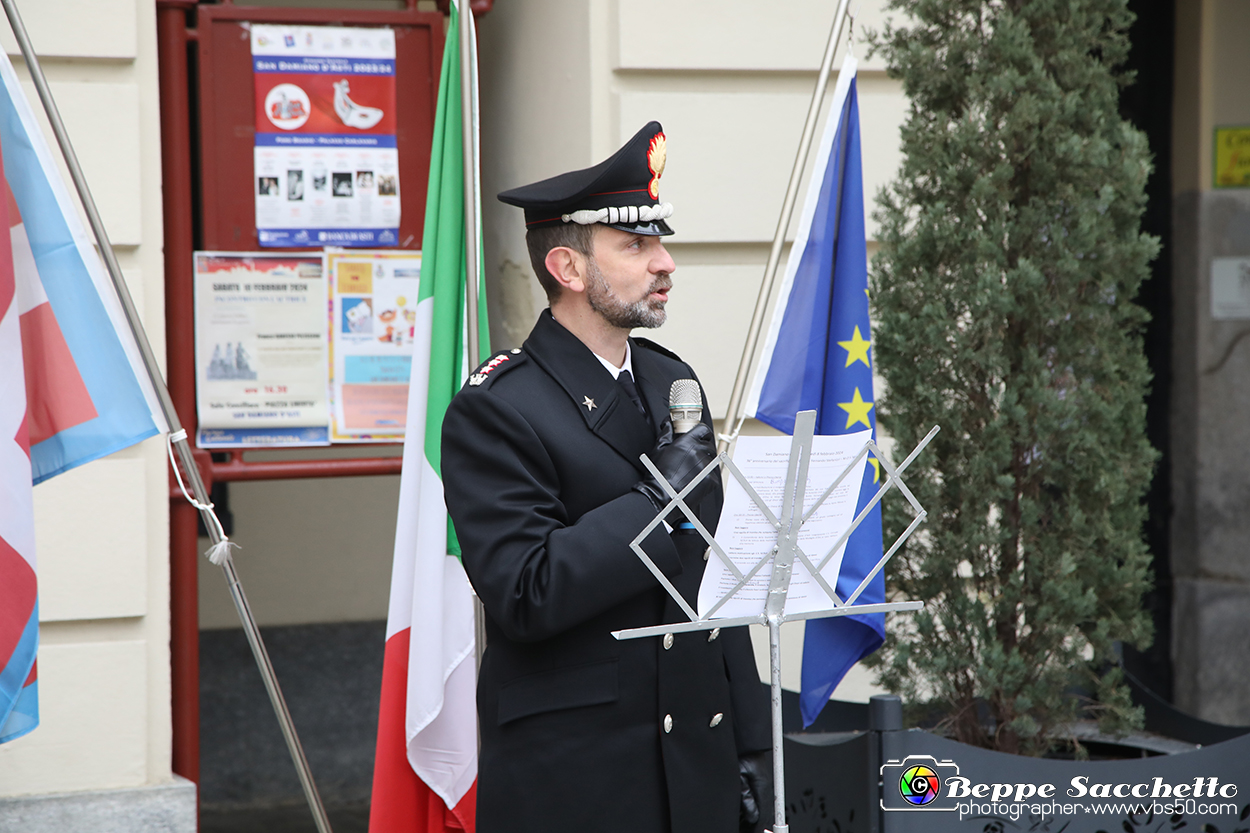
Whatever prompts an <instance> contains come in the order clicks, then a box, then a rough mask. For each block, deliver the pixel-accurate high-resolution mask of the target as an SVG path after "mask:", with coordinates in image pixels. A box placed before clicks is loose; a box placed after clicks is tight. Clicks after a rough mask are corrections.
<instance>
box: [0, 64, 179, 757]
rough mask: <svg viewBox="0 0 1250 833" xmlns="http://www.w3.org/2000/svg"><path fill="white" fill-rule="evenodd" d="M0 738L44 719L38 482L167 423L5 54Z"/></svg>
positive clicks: (0, 243)
mask: <svg viewBox="0 0 1250 833" xmlns="http://www.w3.org/2000/svg"><path fill="white" fill-rule="evenodd" d="M0 80H2V81H3V85H2V86H0V156H2V157H3V162H2V164H0V188H3V196H4V199H0V228H8V229H9V234H8V235H3V234H0V743H3V742H4V741H7V740H12V739H14V738H17V737H20V736H22V735H24V734H26V733H27V732H29V731H30V730H32V729H34V728H35V727H36V726H37V725H38V724H39V709H38V699H37V691H38V682H37V674H36V665H35V655H36V651H37V648H38V643H39V607H38V599H37V596H36V573H35V529H34V500H33V484H36V483H39V482H41V481H43V480H46V479H47V478H49V477H52V476H53V475H56V474H60V473H61V472H64V471H67V470H69V469H71V468H74V467H75V466H79V465H82V464H83V463H87V462H90V461H91V460H95V459H97V458H99V457H103V456H105V455H107V454H111V453H112V452H114V451H118V450H120V449H123V448H126V447H128V446H130V445H133V444H134V443H137V442H139V441H140V440H142V439H145V438H146V437H150V436H152V435H153V434H156V433H159V432H161V431H165V430H167V428H166V425H165V422H164V419H163V418H161V416H160V411H159V407H158V405H157V400H156V396H155V393H154V391H153V389H152V386H151V383H150V381H149V380H148V377H147V374H146V372H145V371H144V369H143V364H142V360H141V359H140V354H139V350H138V347H137V345H136V344H135V341H134V337H133V335H132V334H131V333H130V330H129V328H128V326H127V325H126V323H125V317H124V314H123V313H122V310H121V305H120V302H119V301H118V300H117V297H116V295H115V294H114V292H113V288H112V285H111V284H110V283H109V281H108V277H107V275H106V274H105V272H104V267H103V264H102V263H101V262H100V258H99V256H98V255H97V254H96V252H95V250H94V248H93V247H92V245H91V242H90V240H89V239H88V237H87V234H86V230H85V229H84V228H83V226H82V223H81V222H80V221H79V219H78V215H77V213H76V212H75V210H74V208H73V205H72V203H71V202H70V198H69V193H68V192H67V190H66V189H65V186H64V184H63V183H62V181H61V178H60V175H59V173H58V172H57V169H56V166H55V164H54V162H53V161H52V155H51V153H50V152H49V150H48V147H47V145H46V143H45V142H44V140H43V136H42V134H41V133H40V132H39V129H38V127H37V125H36V122H35V118H34V113H33V112H32V111H31V108H30V105H29V104H28V103H27V101H26V98H25V96H24V95H23V93H22V89H21V86H20V84H19V82H18V79H17V75H16V74H15V73H14V71H13V67H12V65H11V64H10V63H9V60H8V58H7V56H5V55H4V54H3V53H2V52H0Z"/></svg>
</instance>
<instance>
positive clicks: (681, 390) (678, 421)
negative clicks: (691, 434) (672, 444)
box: [668, 379, 703, 434]
mask: <svg viewBox="0 0 1250 833" xmlns="http://www.w3.org/2000/svg"><path fill="white" fill-rule="evenodd" d="M668 413H669V416H670V417H671V418H672V421H673V434H685V433H686V432H687V431H689V430H691V429H692V428H694V427H695V426H696V425H698V424H699V422H700V421H701V420H702V419H703V394H702V391H700V390H699V383H698V382H696V381H695V380H694V379H678V380H677V381H676V382H673V385H672V387H670V388H669V389H668Z"/></svg>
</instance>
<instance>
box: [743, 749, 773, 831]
mask: <svg viewBox="0 0 1250 833" xmlns="http://www.w3.org/2000/svg"><path fill="white" fill-rule="evenodd" d="M738 782H739V786H740V787H741V790H742V804H741V806H740V808H739V811H738V830H739V833H752V831H754V830H755V826H756V825H757V824H759V821H760V815H761V813H763V812H765V811H766V809H767V807H766V805H768V804H771V803H772V798H773V756H772V753H771V752H752V753H750V754H748V755H743V756H742V757H741V758H739V759H738Z"/></svg>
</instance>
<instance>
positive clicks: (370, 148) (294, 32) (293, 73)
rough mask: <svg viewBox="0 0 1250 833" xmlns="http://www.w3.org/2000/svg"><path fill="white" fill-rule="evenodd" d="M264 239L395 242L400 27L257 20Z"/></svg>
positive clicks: (270, 242)
mask: <svg viewBox="0 0 1250 833" xmlns="http://www.w3.org/2000/svg"><path fill="white" fill-rule="evenodd" d="M251 38H252V69H253V78H254V80H255V97H256V98H255V107H256V116H255V118H256V145H255V150H254V153H255V171H254V176H253V179H254V182H255V192H256V233H257V236H258V238H259V240H260V245H261V246H266V247H273V246H280V247H297V246H309V247H317V248H320V247H322V246H340V247H341V246H347V247H376V246H393V245H395V244H396V243H397V242H398V234H399V151H398V148H397V146H396V142H395V124H396V119H395V101H396V95H395V32H394V30H392V29H381V28H374V29H366V28H345V27H335V26H279V25H269V24H260V23H254V24H252V27H251Z"/></svg>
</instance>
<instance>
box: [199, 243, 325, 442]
mask: <svg viewBox="0 0 1250 833" xmlns="http://www.w3.org/2000/svg"><path fill="white" fill-rule="evenodd" d="M194 257H195V375H196V379H195V382H196V384H195V389H196V412H197V415H198V419H199V428H198V430H197V432H196V445H198V446H199V447H200V448H261V447H273V446H304V445H328V444H329V442H330V405H329V394H328V390H327V388H328V384H329V360H328V353H327V346H326V326H325V303H326V301H325V299H326V282H325V278H324V277H323V272H322V258H321V256H320V255H301V254H279V253H272V254H264V253H260V252H196V253H195V255H194Z"/></svg>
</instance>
